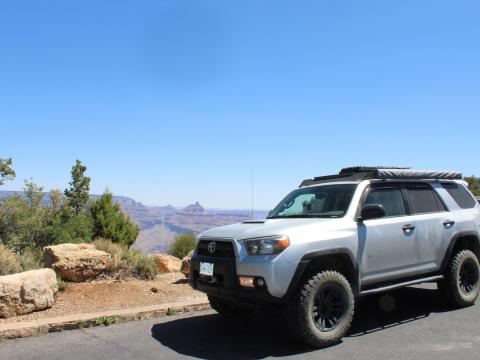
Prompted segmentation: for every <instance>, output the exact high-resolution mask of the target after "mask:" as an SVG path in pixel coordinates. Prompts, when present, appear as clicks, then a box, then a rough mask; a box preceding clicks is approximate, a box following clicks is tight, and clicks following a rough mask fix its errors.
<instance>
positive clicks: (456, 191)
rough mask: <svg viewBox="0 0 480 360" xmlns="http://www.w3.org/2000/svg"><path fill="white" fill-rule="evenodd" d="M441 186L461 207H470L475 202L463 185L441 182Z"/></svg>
mask: <svg viewBox="0 0 480 360" xmlns="http://www.w3.org/2000/svg"><path fill="white" fill-rule="evenodd" d="M442 186H443V187H444V189H445V190H447V191H448V193H449V194H450V196H451V197H453V199H454V200H455V202H456V203H457V204H458V206H460V207H461V208H462V209H472V208H474V207H475V205H476V204H477V202H476V200H475V199H474V197H473V196H472V195H471V194H470V191H468V190H467V189H466V188H465V186H463V185H460V184H457V183H442Z"/></svg>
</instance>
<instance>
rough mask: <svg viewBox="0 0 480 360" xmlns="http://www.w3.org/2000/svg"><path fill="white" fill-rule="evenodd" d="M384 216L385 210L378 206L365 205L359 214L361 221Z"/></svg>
mask: <svg viewBox="0 0 480 360" xmlns="http://www.w3.org/2000/svg"><path fill="white" fill-rule="evenodd" d="M385 215H386V213H385V208H384V207H383V205H380V204H371V205H365V206H364V207H362V212H361V214H360V217H361V220H370V219H379V218H382V217H384V216H385Z"/></svg>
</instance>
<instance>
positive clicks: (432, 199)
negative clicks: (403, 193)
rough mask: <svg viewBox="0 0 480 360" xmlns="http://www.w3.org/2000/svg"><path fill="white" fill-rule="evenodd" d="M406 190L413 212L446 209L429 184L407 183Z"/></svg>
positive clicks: (430, 211) (423, 212) (424, 212)
mask: <svg viewBox="0 0 480 360" xmlns="http://www.w3.org/2000/svg"><path fill="white" fill-rule="evenodd" d="M407 192H408V195H409V197H410V204H411V212H412V213H413V214H426V213H432V212H439V211H446V209H445V206H444V205H443V203H442V201H441V200H440V198H439V197H438V195H437V193H436V192H435V191H434V190H433V189H432V188H431V187H430V186H429V185H407Z"/></svg>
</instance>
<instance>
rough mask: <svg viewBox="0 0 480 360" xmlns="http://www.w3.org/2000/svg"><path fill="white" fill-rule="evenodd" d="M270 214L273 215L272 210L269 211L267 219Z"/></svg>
mask: <svg viewBox="0 0 480 360" xmlns="http://www.w3.org/2000/svg"><path fill="white" fill-rule="evenodd" d="M272 213H273V210H270V211H269V212H268V214H267V218H268V217H270V216H271V215H272Z"/></svg>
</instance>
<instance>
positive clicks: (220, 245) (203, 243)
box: [197, 239, 235, 258]
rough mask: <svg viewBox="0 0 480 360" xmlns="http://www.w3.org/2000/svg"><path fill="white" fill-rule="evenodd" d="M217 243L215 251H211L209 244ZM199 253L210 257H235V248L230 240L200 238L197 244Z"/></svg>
mask: <svg viewBox="0 0 480 360" xmlns="http://www.w3.org/2000/svg"><path fill="white" fill-rule="evenodd" d="M212 242H214V243H215V251H214V252H210V251H209V250H208V244H210V243H212ZM197 254H198V255H202V256H210V257H219V258H220V257H221V258H234V257H235V250H234V249H233V244H232V243H231V242H229V241H216V240H213V239H212V240H200V242H199V243H198V246H197Z"/></svg>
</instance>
